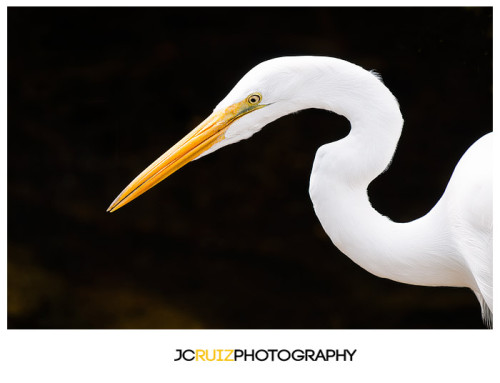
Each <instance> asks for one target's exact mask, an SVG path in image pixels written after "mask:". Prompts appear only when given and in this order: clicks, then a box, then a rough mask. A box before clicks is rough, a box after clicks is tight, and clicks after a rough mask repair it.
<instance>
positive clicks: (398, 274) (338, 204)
mask: <svg viewBox="0 0 500 383" xmlns="http://www.w3.org/2000/svg"><path fill="white" fill-rule="evenodd" d="M308 108H319V109H326V110H329V111H332V112H335V113H337V114H340V115H343V116H345V117H346V118H347V119H348V120H349V122H350V124H351V131H350V133H349V135H347V137H345V138H343V139H341V140H339V141H336V142H332V143H327V144H325V145H323V146H321V147H320V148H319V149H318V151H317V153H316V157H315V159H314V164H313V169H312V173H311V179H310V187H309V193H310V196H311V199H312V201H313V205H314V210H315V212H316V215H317V216H318V218H319V220H320V222H321V224H322V226H323V228H324V229H325V231H326V233H327V234H328V236H329V237H330V238H331V240H332V242H333V243H334V244H335V246H337V247H338V248H339V249H340V250H341V251H342V252H343V253H344V254H346V255H347V256H348V257H349V258H351V259H352V260H353V261H354V262H356V263H357V264H358V265H360V266H361V267H363V268H364V269H366V270H368V271H369V272H371V273H373V274H375V275H377V276H379V277H383V278H389V279H392V280H395V281H398V282H403V283H409V284H415V285H424V286H455V287H468V288H470V289H471V290H472V291H473V292H474V293H475V294H476V296H477V298H478V300H479V302H480V304H481V308H482V313H483V318H484V320H485V322H486V323H487V324H490V323H491V319H492V310H493V279H492V263H493V261H492V258H493V255H492V198H493V197H492V165H491V164H492V141H493V134H492V133H489V134H487V135H485V136H483V137H482V138H480V139H479V140H478V141H477V142H476V143H474V144H473V145H472V146H471V147H470V148H469V149H468V150H467V152H466V153H465V154H464V155H463V157H462V158H461V160H460V161H459V163H458V164H457V166H456V168H455V170H454V172H453V175H452V177H451V179H450V182H449V184H448V186H447V188H446V190H445V192H444V194H443V196H442V197H441V199H440V200H439V201H438V203H437V204H436V205H435V206H434V207H433V208H432V209H431V210H430V211H429V212H428V213H427V214H426V215H424V216H423V217H421V218H419V219H416V220H414V221H412V222H408V223H397V222H393V221H391V220H390V219H389V218H387V217H385V216H382V215H381V214H380V213H378V212H377V211H376V210H375V209H374V208H373V207H372V206H371V204H370V201H369V198H368V194H367V188H368V185H369V184H370V182H371V181H372V180H373V179H375V178H376V177H377V176H378V175H379V174H381V173H382V172H383V171H384V170H385V169H386V168H387V167H388V166H389V164H390V162H391V159H392V157H393V154H394V152H395V150H396V146H397V143H398V140H399V137H400V134H401V130H402V127H403V118H402V116H401V112H400V110H399V105H398V102H397V101H396V98H395V97H394V96H393V95H392V93H391V92H390V91H389V89H387V87H386V86H385V85H384V84H383V83H382V81H381V80H380V79H379V78H378V76H377V75H375V74H373V73H372V72H369V71H366V70H365V69H363V68H361V67H359V66H357V65H354V64H352V63H349V62H346V61H343V60H339V59H335V58H330V57H281V58H276V59H273V60H269V61H265V62H263V63H261V64H259V65H257V66H256V67H255V68H253V69H252V70H251V71H250V72H248V73H247V74H246V75H245V76H244V77H243V78H242V79H241V80H240V81H239V82H238V83H237V84H236V86H235V87H234V88H233V89H232V90H231V92H229V94H228V95H227V96H226V97H225V98H224V99H223V100H222V101H221V102H220V103H219V105H217V107H216V108H215V109H214V112H213V113H212V114H211V115H210V116H209V117H208V118H207V119H206V120H205V121H203V122H202V123H201V124H200V125H199V126H198V127H197V128H195V129H194V130H193V131H192V132H191V133H189V134H188V135H187V136H186V137H184V138H183V139H182V140H181V141H180V142H179V143H177V144H176V145H175V146H173V147H172V148H171V149H169V150H168V151H167V152H166V153H165V154H163V155H162V156H161V157H160V158H158V159H157V160H156V161H155V162H154V163H153V164H151V165H150V166H149V167H148V168H147V169H146V170H144V171H143V172H142V173H141V174H140V175H139V176H138V177H137V178H136V179H134V180H133V181H132V182H131V183H130V185H129V186H127V187H126V188H125V189H124V190H123V192H122V193H121V194H120V195H119V196H118V197H117V198H116V199H115V201H114V202H113V203H112V204H111V206H110V207H109V209H108V211H111V212H112V211H115V210H117V209H118V208H120V207H122V206H123V205H125V204H127V203H128V202H130V201H131V200H133V199H134V198H136V197H137V196H139V195H140V194H142V193H144V192H145V191H146V190H148V189H150V188H151V187H153V186H154V185H156V184H157V183H158V182H160V181H162V180H163V179H165V178H166V177H167V176H169V175H170V174H172V173H173V172H175V171H176V170H178V169H179V168H181V167H182V166H184V165H185V164H186V163H188V162H189V161H191V160H194V159H196V158H199V157H201V156H203V155H206V154H208V153H211V152H214V151H215V150H217V149H219V148H221V147H223V146H226V145H229V144H232V143H235V142H237V141H240V140H242V139H245V138H249V137H250V136H252V135H253V134H254V133H256V132H258V131H259V130H260V129H262V127H264V126H265V125H267V124H269V123H270V122H272V121H273V120H276V119H278V118H280V117H282V116H285V115H287V114H290V113H292V112H296V111H299V110H303V109H308Z"/></svg>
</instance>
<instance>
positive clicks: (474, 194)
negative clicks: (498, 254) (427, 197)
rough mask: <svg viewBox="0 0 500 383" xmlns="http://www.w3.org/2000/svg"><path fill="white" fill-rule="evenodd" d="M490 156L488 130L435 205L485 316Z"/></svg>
mask: <svg viewBox="0 0 500 383" xmlns="http://www.w3.org/2000/svg"><path fill="white" fill-rule="evenodd" d="M492 157H493V133H489V134H487V135H485V136H483V137H481V138H480V139H479V140H477V141H476V142H475V143H474V144H473V145H472V146H471V147H470V148H469V149H468V150H467V151H466V152H465V154H464V155H463V156H462V158H461V159H460V161H459V162H458V164H457V166H456V167H455V170H454V171H453V175H452V177H451V179H450V182H449V183H448V186H447V188H446V191H445V193H444V194H443V197H442V198H441V200H440V202H439V203H438V205H437V206H436V208H437V207H438V206H439V208H444V209H446V211H447V217H448V228H449V234H450V236H451V237H452V240H453V243H454V247H455V249H456V251H457V253H459V254H460V255H461V256H462V258H463V260H464V263H465V264H466V265H468V268H469V270H470V272H471V274H472V277H473V280H474V282H475V286H474V285H473V286H469V287H471V289H472V290H473V291H474V292H475V293H476V295H477V296H478V298H479V300H480V301H481V305H482V307H483V315H484V316H485V317H486V319H488V318H487V317H488V316H490V315H491V311H492V310H493V276H492V270H493V248H492V236H493V230H492V228H493V190H492V187H493V186H492V178H493V177H492V172H493V169H492V163H493V162H492V161H493V158H492ZM485 305H486V306H487V307H485ZM488 309H489V311H488Z"/></svg>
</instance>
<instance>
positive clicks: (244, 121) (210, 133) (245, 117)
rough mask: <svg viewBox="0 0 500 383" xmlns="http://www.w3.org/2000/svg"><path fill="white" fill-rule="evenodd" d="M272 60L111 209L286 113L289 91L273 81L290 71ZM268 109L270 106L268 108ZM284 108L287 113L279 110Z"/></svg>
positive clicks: (251, 74) (248, 76) (255, 70)
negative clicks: (278, 66)
mask: <svg viewBox="0 0 500 383" xmlns="http://www.w3.org/2000/svg"><path fill="white" fill-rule="evenodd" d="M273 61H275V60H270V61H267V62H264V63H262V64H259V65H258V66H256V67H255V68H253V69H252V70H251V71H250V72H248V73H247V74H246V75H245V76H244V77H243V78H242V79H241V80H240V81H239V82H238V83H237V84H236V86H235V87H234V88H233V89H232V90H231V92H230V93H229V94H228V95H227V96H226V97H225V98H224V99H223V100H222V101H221V102H220V103H219V105H217V107H216V108H215V109H214V111H213V113H212V114H211V115H210V116H209V117H207V118H206V119H205V120H204V121H203V122H201V123H200V124H199V125H198V126H197V127H196V128H195V129H193V130H192V131H191V132H190V133H189V134H188V135H186V136H185V137H184V138H183V139H182V140H180V141H179V142H178V143H177V144H175V145H174V146H173V147H172V148H170V149H169V150H168V151H167V152H165V153H164V154H163V155H162V156H161V157H159V158H158V159H157V160H156V161H155V162H153V163H152V164H151V165H150V166H149V167H147V168H146V169H145V170H144V171H143V172H142V173H141V174H139V175H138V176H137V177H136V178H135V179H134V180H133V181H132V182H131V183H130V184H129V185H128V186H127V187H126V188H125V189H124V190H123V191H122V192H121V193H120V195H118V197H117V198H116V199H115V200H114V201H113V203H112V204H111V205H110V207H109V208H108V211H109V212H113V211H115V210H117V209H119V208H120V207H122V206H124V205H126V204H127V203H129V202H130V201H132V200H133V199H135V198H136V197H138V196H139V195H141V194H142V193H144V192H146V191H147V190H149V189H150V188H152V187H153V186H155V185H156V184H158V183H159V182H161V181H162V180H164V179H165V178H166V177H168V176H169V175H171V174H172V173H174V172H175V171H177V170H178V169H180V168H181V167H182V166H184V165H185V164H187V163H188V162H190V161H192V160H194V159H196V158H199V157H201V156H203V155H206V154H208V153H211V152H214V151H215V150H217V149H219V148H221V147H223V146H226V145H229V144H232V143H234V142H237V141H240V140H242V139H245V138H248V137H250V136H252V135H253V134H254V133H255V132H257V131H259V130H260V129H261V128H262V127H263V126H264V125H266V124H268V123H269V122H271V121H272V120H274V119H276V118H278V117H280V116H282V115H285V114H287V113H289V112H285V109H286V108H285V109H283V107H282V106H283V101H284V100H285V98H286V97H285V98H284V96H285V95H286V92H283V91H282V92H276V90H275V89H273V84H276V82H277V81H279V82H280V83H285V84H286V80H285V82H283V80H284V79H283V77H288V76H289V75H290V73H288V72H286V71H281V73H279V72H278V73H276V71H277V70H279V69H278V68H276V65H273V63H272V62H273ZM266 109H270V110H268V111H266ZM280 109H283V110H282V112H283V113H279V112H280Z"/></svg>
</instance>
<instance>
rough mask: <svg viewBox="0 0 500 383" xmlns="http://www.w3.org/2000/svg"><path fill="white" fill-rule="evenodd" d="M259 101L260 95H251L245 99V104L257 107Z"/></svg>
mask: <svg viewBox="0 0 500 383" xmlns="http://www.w3.org/2000/svg"><path fill="white" fill-rule="evenodd" d="M260 100H262V95H261V94H260V93H253V94H251V95H250V96H248V97H247V102H248V103H249V104H250V105H257V104H258V103H259V102H260Z"/></svg>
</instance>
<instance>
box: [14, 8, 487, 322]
mask: <svg viewBox="0 0 500 383" xmlns="http://www.w3.org/2000/svg"><path fill="white" fill-rule="evenodd" d="M304 54H305V55H328V56H335V57H339V58H343V59H346V60H348V61H352V62H355V63H357V64H359V65H361V66H364V67H365V68H367V69H375V70H377V71H378V72H379V73H381V74H382V76H383V78H384V82H385V84H386V85H387V86H388V87H389V88H390V89H391V90H392V92H393V93H394V95H395V96H396V97H397V98H398V100H399V102H400V105H401V110H402V113H403V116H404V118H405V128H404V130H403V135H402V138H401V141H400V144H399V146H398V150H397V153H396V155H395V157H394V161H393V164H392V166H391V167H390V169H389V170H388V171H387V172H386V173H384V174H383V175H382V176H381V177H379V178H378V179H377V180H375V181H374V183H373V184H372V185H371V186H370V197H371V201H372V203H373V205H374V206H375V207H376V208H377V209H378V210H379V211H380V212H381V213H382V214H384V215H388V216H389V217H391V218H392V219H393V220H395V221H400V222H404V221H409V220H413V219H415V218H418V217H420V216H421V215H423V214H425V213H426V212H427V211H428V210H429V209H430V208H431V207H432V206H433V205H434V204H435V203H436V202H437V200H438V199H439V197H440V196H441V194H442V192H443V191H444V188H445V186H446V184H447V182H448V180H449V177H450V175H451V173H452V170H453V168H454V166H455V164H456V163H457V161H458V160H459V158H460V156H461V155H462V153H463V152H464V151H465V150H466V149H467V147H469V146H470V145H471V144H472V143H473V142H474V141H475V140H476V139H477V138H479V137H480V136H482V135H483V134H484V133H486V132H488V131H490V130H491V129H492V9H491V8H12V7H11V8H9V9H8V326H9V328H273V329H274V328H362V329H372V328H483V325H482V321H481V314H480V308H479V304H478V302H477V301H476V298H475V296H474V294H473V293H472V292H470V291H468V290H466V289H457V288H430V287H419V286H409V285H403V284H399V283H396V282H392V281H389V280H384V279H380V278H378V277H375V276H373V275H371V274H369V273H368V272H366V271H364V270H363V269H361V268H359V267H358V266H357V265H355V264H354V263H353V262H352V261H350V260H349V259H348V258H347V257H345V256H344V255H343V254H342V253H340V252H339V251H338V250H336V248H335V247H334V246H333V245H332V243H331V242H330V240H329V239H328V237H327V236H326V234H325V233H324V231H323V229H322V228H321V226H320V224H319V222H318V220H317V218H316V217H315V215H314V212H313V209H312V203H311V202H310V200H309V195H308V182H309V173H310V171H311V166H312V162H313V160H314V154H315V151H316V149H317V148H318V147H319V146H320V145H321V144H323V143H325V142H328V141H333V140H337V139H340V138H342V137H343V136H345V135H346V134H347V133H348V131H349V124H348V122H347V120H345V119H344V118H342V117H339V116H335V115H333V114H331V113H327V112H325V111H318V110H308V111H304V112H301V113H299V114H296V115H293V116H287V117H284V118H282V119H281V120H279V121H277V122H274V123H273V124H272V126H269V127H268V128H265V129H264V130H263V131H262V132H261V133H260V134H258V135H256V136H255V137H253V138H252V139H250V140H247V141H244V142H241V143H239V144H237V145H232V146H230V147H227V148H225V149H223V150H221V151H218V152H216V153H215V154H212V155H210V156H208V157H205V158H203V159H202V160H200V161H196V162H194V163H192V164H189V165H188V166H187V167H185V168H183V169H182V170H181V171H180V172H178V173H176V174H174V175H173V176H171V177H170V178H169V179H168V180H167V181H164V182H163V183H161V184H160V185H158V186H157V187H155V188H154V189H152V190H151V191H149V192H148V193H146V194H145V195H143V196H141V197H140V198H139V199H137V200H135V201H134V202H133V203H131V204H129V205H127V206H126V207H125V208H122V209H120V210H119V211H118V212H116V213H113V214H108V213H106V212H105V211H106V208H107V207H108V205H109V204H110V203H111V201H112V200H113V199H114V198H115V197H116V196H117V194H118V193H119V192H120V191H121V190H122V189H123V188H124V187H125V186H126V185H127V184H128V183H129V182H130V181H131V180H132V178H134V177H135V176H136V175H137V174H138V173H139V172H140V171H141V170H142V169H144V168H145V167H146V166H147V165H149V164H150V163H151V162H152V161H153V160H154V159H156V158H157V157H158V156H159V155H160V154H162V153H163V152H164V151H165V150H166V149H168V148H169V147H170V146H171V145H173V144H174V143H175V142H177V140H178V139H180V138H181V137H182V136H184V134H185V133H187V132H188V131H190V130H191V129H192V128H193V127H195V126H196V125H197V123H198V122H200V121H201V120H202V119H203V118H204V117H206V116H207V115H208V114H210V112H211V111H212V109H213V107H214V106H215V105H216V104H217V103H218V102H219V101H220V100H221V99H222V98H223V97H224V96H225V94H226V93H227V92H229V90H230V89H231V88H232V86H233V85H234V84H235V83H236V82H237V81H238V80H239V78H240V77H241V76H242V75H244V74H245V73H246V72H247V71H248V70H249V69H251V68H252V67H253V66H254V65H256V64H257V63H259V62H261V61H263V60H266V59H269V58H273V57H277V56H283V55H304Z"/></svg>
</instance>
